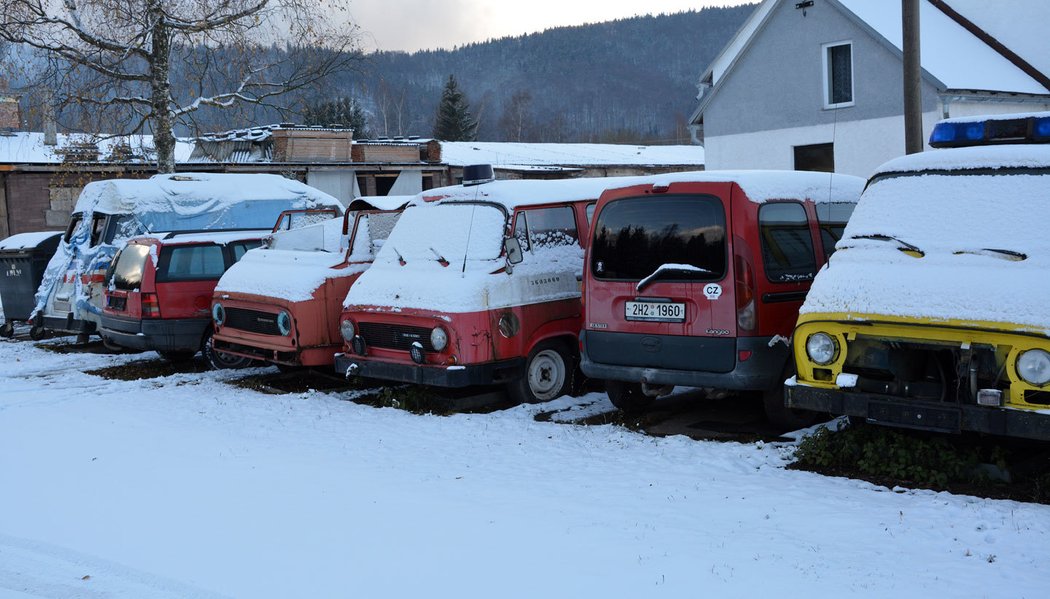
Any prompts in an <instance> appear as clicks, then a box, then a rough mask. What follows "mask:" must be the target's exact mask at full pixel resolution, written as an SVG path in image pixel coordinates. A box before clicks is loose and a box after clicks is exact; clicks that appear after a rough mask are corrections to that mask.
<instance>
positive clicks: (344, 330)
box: [339, 319, 357, 341]
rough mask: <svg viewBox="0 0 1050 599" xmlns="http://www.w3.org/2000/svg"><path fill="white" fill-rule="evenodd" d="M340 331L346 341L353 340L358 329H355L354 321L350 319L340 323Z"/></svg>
mask: <svg viewBox="0 0 1050 599" xmlns="http://www.w3.org/2000/svg"><path fill="white" fill-rule="evenodd" d="M339 332H340V333H341V334H342V335H343V339H345V340H346V341H351V340H353V338H354V335H356V334H357V330H356V329H354V322H353V321H352V320H350V319H347V320H344V321H343V322H341V323H339Z"/></svg>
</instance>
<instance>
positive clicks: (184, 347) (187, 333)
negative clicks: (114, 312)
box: [99, 314, 211, 351]
mask: <svg viewBox="0 0 1050 599" xmlns="http://www.w3.org/2000/svg"><path fill="white" fill-rule="evenodd" d="M209 324H211V319H208V318H178V319H170V320H165V319H156V320H154V319H141V320H140V319H135V318H120V317H117V316H109V315H107V314H103V315H102V324H101V326H100V327H99V334H101V335H102V338H103V339H105V340H106V341H109V342H110V343H115V344H117V345H120V346H122V347H127V348H130V349H138V350H142V351H150V350H153V351H197V350H199V349H200V348H201V341H202V340H203V339H204V331H205V330H207V328H208V325H209Z"/></svg>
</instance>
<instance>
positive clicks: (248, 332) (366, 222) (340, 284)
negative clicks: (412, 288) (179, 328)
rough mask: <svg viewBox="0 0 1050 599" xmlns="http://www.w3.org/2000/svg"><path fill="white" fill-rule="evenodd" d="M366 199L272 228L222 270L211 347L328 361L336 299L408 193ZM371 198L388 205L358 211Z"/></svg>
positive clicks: (303, 362)
mask: <svg viewBox="0 0 1050 599" xmlns="http://www.w3.org/2000/svg"><path fill="white" fill-rule="evenodd" d="M366 199H367V200H369V201H368V202H367V203H365V202H363V201H362V200H361V199H359V200H355V202H354V203H351V206H350V210H348V211H347V212H346V213H345V215H344V216H343V217H342V218H338V219H331V220H327V221H325V222H323V223H318V224H316V225H311V226H307V227H301V228H298V229H295V230H293V231H289V232H278V233H275V234H274V235H273V236H272V237H271V238H270V239H268V240H267V244H266V245H267V247H266V248H264V249H261V250H259V251H257V252H252V253H251V254H249V255H248V256H247V257H246V259H245V260H243V261H241V262H240V263H238V264H237V265H235V266H234V267H233V268H231V269H230V270H229V271H228V272H227V273H226V274H225V275H223V277H222V279H221V280H220V281H219V284H218V285H217V286H216V288H215V294H214V297H213V298H212V302H213V303H212V316H213V320H214V328H215V331H216V333H215V347H216V350H217V351H219V352H222V353H225V354H228V355H232V356H240V357H242V358H245V359H257V360H264V361H267V362H271V363H273V364H277V365H279V366H290V367H297V366H308V367H313V366H327V367H331V365H332V360H333V356H334V354H335V353H336V352H338V351H339V349H340V348H341V347H342V344H343V340H342V337H341V336H340V334H339V315H340V314H341V313H342V304H343V299H344V298H345V297H346V293H347V291H348V290H349V289H350V285H351V284H352V283H353V282H354V281H355V280H357V277H358V276H360V275H361V273H362V272H364V271H365V270H366V269H367V268H368V267H369V265H370V264H371V263H372V259H373V257H374V256H375V253H376V252H377V251H378V250H379V248H380V247H382V243H383V240H384V239H386V236H387V235H388V234H389V233H390V231H391V230H392V229H393V227H394V224H395V223H396V222H397V219H398V217H399V216H400V215H401V208H402V207H403V206H404V205H405V204H406V203H407V202H408V201H409V200H411V199H412V198H411V197H410V196H386V197H383V198H366ZM355 204H357V205H355ZM376 204H380V205H385V206H387V207H390V208H392V209H390V210H361V209H360V208H361V207H364V206H367V207H372V206H374V205H376Z"/></svg>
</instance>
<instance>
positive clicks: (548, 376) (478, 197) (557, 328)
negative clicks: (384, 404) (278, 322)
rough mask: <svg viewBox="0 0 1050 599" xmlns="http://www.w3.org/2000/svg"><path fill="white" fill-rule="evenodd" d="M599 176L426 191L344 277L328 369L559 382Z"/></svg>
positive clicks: (572, 356) (576, 324) (443, 382)
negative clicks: (377, 248) (371, 255)
mask: <svg viewBox="0 0 1050 599" xmlns="http://www.w3.org/2000/svg"><path fill="white" fill-rule="evenodd" d="M489 172H491V171H489ZM608 181H609V180H608V179H572V180H564V181H495V182H484V183H483V184H474V185H464V186H461V187H446V188H441V189H434V190H430V191H427V192H424V193H423V194H422V198H421V200H422V201H420V202H418V204H419V205H417V206H412V207H410V208H408V209H407V210H406V211H405V214H404V215H403V216H402V217H401V220H400V221H399V222H398V224H397V226H396V227H395V228H394V231H393V232H392V233H391V235H390V237H389V238H388V239H387V241H386V242H385V244H384V245H383V249H382V251H381V252H380V253H379V255H378V256H377V257H376V261H375V263H374V264H373V265H372V267H371V268H370V269H369V270H368V271H367V272H365V273H364V274H363V275H361V278H359V279H358V280H357V282H355V283H354V285H353V286H352V287H351V288H350V292H349V294H348V295H347V297H346V301H345V303H344V311H343V316H342V325H341V328H342V336H343V339H344V340H345V342H346V345H345V349H344V353H342V354H340V355H337V356H336V359H335V369H336V371H337V372H338V373H340V374H345V375H346V376H348V377H350V376H355V375H358V376H364V377H371V378H377V379H385V380H391V381H402V382H413V383H420V384H426V385H434V386H440V387H466V386H471V385H482V384H503V385H506V386H507V389H508V391H509V392H510V394H511V395H512V396H513V397H514V398H516V399H518V400H520V401H543V400H548V399H553V398H555V397H558V396H560V395H563V394H564V393H566V391H567V390H568V389H569V387H570V385H571V382H572V380H573V374H574V372H575V370H576V369H577V364H578V350H577V347H578V334H579V330H580V323H581V317H582V306H581V304H580V288H579V277H580V276H581V274H582V273H581V270H582V267H583V255H584V250H583V243H584V242H585V240H586V239H587V236H588V228H589V227H588V216H589V213H590V210H589V208H590V207H593V204H594V202H595V200H596V199H597V197H598V196H599V195H600V193H601V191H602V190H603V189H604V188H605V186H606V185H607V184H608Z"/></svg>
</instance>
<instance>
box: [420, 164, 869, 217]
mask: <svg viewBox="0 0 1050 599" xmlns="http://www.w3.org/2000/svg"><path fill="white" fill-rule="evenodd" d="M685 182H704V183H736V184H737V185H739V186H740V187H741V188H742V189H743V190H744V193H746V194H747V197H748V198H749V199H750V200H751V201H752V202H757V203H762V202H767V201H769V200H776V199H788V198H808V199H810V200H812V201H813V202H817V203H824V202H856V201H857V198H858V197H860V192H861V190H862V189H863V188H864V179H862V178H860V177H854V176H851V175H840V174H831V173H816V172H803V171H758V170H755V171H687V172H683V173H669V174H663V175H644V176H638V177H594V178H579V179H559V180H533V181H529V180H524V181H523V180H511V181H493V182H491V183H484V184H481V185H474V186H470V187H464V186H461V185H460V186H455V187H441V188H437V189H431V190H429V191H425V192H423V194H422V196H423V199H424V200H429V201H433V200H436V199H441V200H442V201H467V200H480V201H488V202H496V203H499V204H502V205H503V206H505V207H507V209H508V210H513V209H515V208H517V207H522V206H530V205H536V204H547V203H553V202H571V201H579V200H591V199H597V198H598V196H600V195H601V194H602V192H604V191H606V190H609V189H621V188H624V187H634V186H636V185H670V184H672V183H685Z"/></svg>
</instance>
